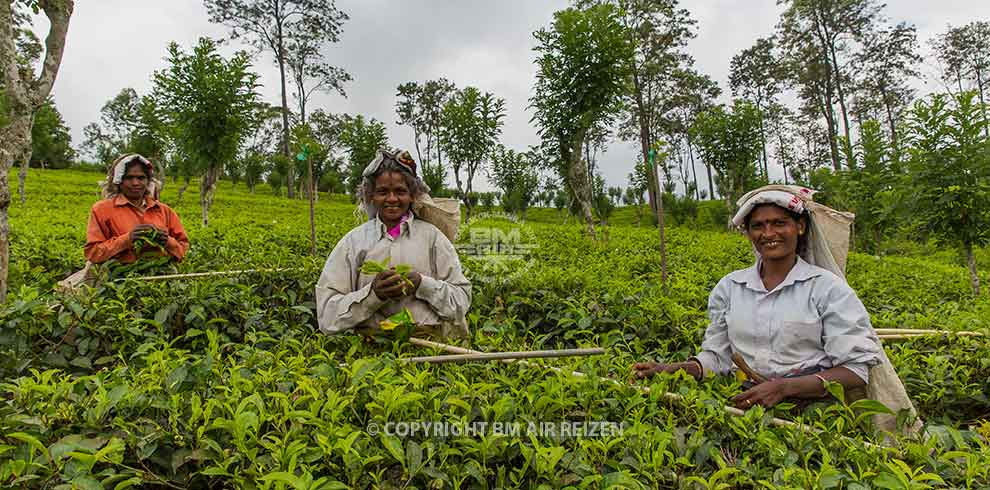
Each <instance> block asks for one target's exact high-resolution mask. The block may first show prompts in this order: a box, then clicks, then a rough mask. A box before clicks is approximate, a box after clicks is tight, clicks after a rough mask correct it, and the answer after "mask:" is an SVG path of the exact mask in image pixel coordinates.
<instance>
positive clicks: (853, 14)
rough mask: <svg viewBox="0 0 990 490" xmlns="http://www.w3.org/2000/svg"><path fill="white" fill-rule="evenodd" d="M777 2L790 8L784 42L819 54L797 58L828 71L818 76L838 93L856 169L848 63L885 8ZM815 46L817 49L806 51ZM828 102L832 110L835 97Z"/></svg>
mask: <svg viewBox="0 0 990 490" xmlns="http://www.w3.org/2000/svg"><path fill="white" fill-rule="evenodd" d="M777 3H778V4H780V5H784V6H785V7H786V8H785V10H784V12H783V13H782V14H781V18H780V22H779V24H778V25H777V28H778V31H779V36H780V38H781V41H782V42H783V43H784V44H785V45H789V46H790V49H791V51H792V52H793V53H803V54H805V55H808V54H813V55H816V57H814V58H809V57H807V56H805V57H799V58H794V59H795V60H796V61H797V62H799V63H806V64H809V65H812V66H816V65H819V64H821V65H822V67H823V68H824V73H818V75H820V76H823V77H824V78H826V79H827V82H826V83H827V84H828V88H829V89H830V90H828V92H831V90H834V101H836V102H838V104H839V114H840V115H841V117H842V123H843V124H842V128H843V131H844V135H845V138H844V139H843V140H842V150H843V153H844V157H845V159H846V163H847V165H849V166H852V165H853V164H854V161H853V151H852V136H851V130H850V124H849V110H848V109H847V104H846V101H847V97H846V92H847V88H848V87H847V84H848V82H849V80H850V77H849V74H848V73H847V70H846V69H845V67H846V64H845V62H844V61H845V58H846V57H849V56H851V53H850V52H849V51H850V50H851V49H853V47H854V46H855V45H856V44H857V43H860V42H862V40H863V39H864V38H865V37H866V36H867V35H869V34H870V33H871V32H872V30H873V29H874V27H875V24H876V23H877V22H878V21H879V20H880V10H881V9H882V8H883V5H882V4H878V3H877V2H876V0H778V1H777ZM811 46H814V49H811V50H809V49H806V48H808V47H811ZM802 48H805V49H802ZM814 70H816V71H817V70H818V68H817V67H816V68H814ZM817 78H818V77H815V78H814V79H812V80H815V79H817ZM824 102H826V103H827V105H828V107H829V109H828V110H829V111H832V110H833V109H832V108H833V107H834V106H832V105H831V104H832V103H833V100H832V97H829V98H828V100H825V101H824Z"/></svg>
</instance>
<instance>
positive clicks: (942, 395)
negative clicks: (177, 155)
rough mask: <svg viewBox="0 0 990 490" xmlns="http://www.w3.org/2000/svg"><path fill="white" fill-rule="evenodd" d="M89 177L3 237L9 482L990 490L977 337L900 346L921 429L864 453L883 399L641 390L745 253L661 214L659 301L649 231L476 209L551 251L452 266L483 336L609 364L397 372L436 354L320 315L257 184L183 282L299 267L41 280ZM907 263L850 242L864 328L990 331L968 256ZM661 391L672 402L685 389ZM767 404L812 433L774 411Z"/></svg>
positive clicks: (702, 319) (288, 230) (727, 238)
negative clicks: (513, 217) (663, 279)
mask: <svg viewBox="0 0 990 490" xmlns="http://www.w3.org/2000/svg"><path fill="white" fill-rule="evenodd" d="M34 172H36V171H34V170H32V173H34ZM99 176H100V174H98V173H87V172H78V171H71V170H70V171H58V172H48V173H46V174H45V179H39V178H35V177H36V176H34V175H32V176H30V177H29V178H28V179H27V183H28V186H29V188H28V191H29V192H30V193H31V195H37V196H39V198H40V199H44V204H43V205H39V206H30V207H14V208H12V210H11V213H12V216H11V217H12V220H13V225H14V227H15V229H18V230H27V231H26V232H24V233H18V234H16V235H14V236H13V237H12V239H13V243H12V249H11V250H12V253H13V257H12V262H11V263H12V266H13V268H12V271H11V279H12V280H13V281H14V283H13V288H12V296H11V299H10V301H9V302H8V303H7V304H6V305H4V306H3V310H2V311H0V318H2V319H3V320H2V322H0V374H2V375H0V379H2V380H3V382H2V383H0V400H2V402H0V482H3V485H5V486H9V487H12V488H23V489H41V488H54V487H57V486H58V485H66V487H65V488H72V486H75V487H78V488H100V486H102V487H103V488H129V487H130V488H140V487H149V488H155V487H179V488H226V487H231V488H259V489H260V488H270V489H275V488H401V487H403V486H405V487H406V488H413V487H415V488H541V487H543V488H556V487H560V488H568V487H571V488H582V487H583V488H589V487H590V488H603V487H604V488H609V487H612V488H644V489H650V488H680V487H685V488H732V487H736V488H816V487H820V488H912V486H913V487H915V488H917V487H920V486H922V485H929V486H932V487H935V488H982V487H984V486H986V482H987V481H990V468H988V466H987V465H986V464H984V462H985V461H987V460H990V444H988V442H987V440H988V437H990V425H988V424H987V422H986V421H985V419H986V407H987V395H988V393H990V389H988V386H987V384H986V379H987V378H988V377H990V363H988V362H987V360H986V358H987V355H986V352H987V351H986V345H985V341H984V340H983V339H977V338H953V337H947V338H930V339H925V340H910V341H906V342H903V343H887V344H886V349H887V353H888V355H889V357H890V359H891V361H892V362H893V363H894V366H895V367H896V369H897V370H898V372H899V373H900V374H901V376H902V378H903V379H904V382H905V385H906V388H907V390H908V392H909V394H910V395H911V396H912V397H913V398H914V400H915V401H916V402H917V405H918V408H919V410H920V411H921V414H922V417H923V418H924V419H925V420H926V422H928V424H929V425H928V428H929V432H930V437H928V438H925V439H921V440H911V441H902V442H901V444H900V445H899V446H897V447H895V448H891V449H874V448H872V447H869V446H867V445H865V444H864V442H865V441H872V442H877V439H876V438H874V437H873V436H871V435H870V434H869V433H868V432H864V429H863V428H862V425H863V424H862V422H863V420H864V419H865V418H867V417H868V415H869V414H870V413H872V412H874V411H877V410H879V409H880V408H879V407H876V406H872V405H869V404H864V403H859V402H858V404H850V405H844V404H835V405H830V406H828V407H824V408H818V409H815V410H811V411H808V412H805V413H800V414H793V413H787V412H786V411H784V410H777V411H762V410H759V409H754V410H751V411H749V412H747V413H746V414H745V415H744V416H743V417H738V418H737V417H730V416H728V415H725V414H724V413H722V411H721V410H720V409H719V407H720V406H721V405H724V404H725V403H726V402H727V398H728V397H729V396H732V395H733V394H735V393H737V392H738V391H739V389H740V386H739V384H738V382H737V381H736V380H734V379H733V378H724V379H721V378H720V379H713V380H709V381H706V382H704V383H698V382H695V381H693V380H688V379H680V380H675V379H674V378H673V377H667V376H661V377H658V378H656V379H654V380H652V381H651V382H650V387H651V389H652V390H651V393H649V394H643V393H641V392H639V391H637V390H635V389H634V388H632V387H630V385H629V383H628V382H627V377H628V372H629V365H630V364H631V363H632V362H634V361H639V360H643V359H648V358H658V359H665V360H680V359H684V358H685V357H687V356H688V355H689V354H691V353H693V352H694V351H695V350H696V349H697V347H698V344H699V343H700V341H701V338H702V336H703V331H704V328H705V326H706V324H707V318H706V315H705V308H706V305H707V296H708V293H709V292H710V290H711V288H712V287H713V286H714V285H715V284H716V283H717V281H718V280H719V279H720V278H721V277H722V276H724V275H725V274H726V273H728V272H729V271H732V270H735V269H738V268H741V267H746V266H748V265H750V264H751V262H752V260H753V259H752V255H751V250H750V245H749V243H748V242H747V241H746V240H745V239H744V238H743V237H741V236H739V235H738V234H729V233H725V232H708V231H700V230H697V229H694V228H688V227H672V228H670V229H668V246H669V261H670V267H671V276H670V284H669V288H670V290H669V293H668V294H666V295H665V294H662V293H661V289H660V286H659V257H658V254H657V253H656V240H657V237H656V231H655V230H653V229H649V228H636V227H632V226H625V225H619V224H613V225H612V226H611V232H610V240H609V241H608V242H599V241H594V240H591V239H590V238H588V237H586V236H584V234H583V232H582V230H581V229H580V228H579V227H577V226H567V225H559V224H548V223H541V222H538V221H536V220H535V219H531V220H529V221H527V223H526V224H523V225H520V224H517V223H512V222H509V221H507V220H504V219H495V218H493V219H479V220H476V221H474V222H472V223H471V224H470V225H467V228H465V229H463V230H462V234H461V236H462V240H464V241H463V242H460V243H459V244H460V245H463V244H466V243H467V241H468V240H469V239H470V237H471V235H472V229H478V230H492V229H498V230H501V231H503V232H506V233H509V232H511V230H512V229H513V228H514V227H519V229H520V230H521V236H522V237H525V239H526V240H527V243H533V244H536V245H537V246H536V247H534V248H532V249H531V250H529V251H526V252H525V254H524V256H523V257H522V258H521V259H518V264H520V265H522V264H528V265H527V267H526V268H525V272H523V273H516V272H515V271H514V270H513V271H510V272H508V273H506V272H505V271H502V272H497V271H496V269H494V268H493V267H492V266H491V265H490V263H488V262H486V260H483V259H484V258H483V257H477V256H471V255H467V254H464V255H463V256H462V257H461V260H462V263H463V264H464V266H465V269H466V274H467V275H468V277H469V279H471V281H472V283H473V285H474V287H473V288H472V295H473V301H472V308H471V310H470V313H469V322H470V326H471V329H472V331H473V332H476V334H475V336H474V338H473V339H472V340H471V347H472V348H475V349H477V350H481V351H489V352H494V351H508V350H533V349H544V348H547V349H551V348H568V347H588V346H592V345H598V346H604V347H607V348H608V349H609V355H607V356H594V357H585V358H568V359H558V360H554V361H552V362H551V361H547V363H548V364H549V365H552V366H554V367H559V368H561V370H562V372H559V373H558V372H553V371H550V370H549V369H545V368H542V367H538V366H529V367H527V366H523V365H519V364H518V363H472V364H457V365H455V364H444V365H424V364H408V363H404V362H402V361H401V360H400V359H401V358H405V357H411V356H418V355H427V354H434V353H433V352H430V351H429V350H424V349H421V348H418V347H415V346H412V345H410V344H408V343H403V342H395V343H392V342H388V343H384V344H380V343H369V342H366V341H364V340H363V339H362V338H360V337H358V336H351V335H342V336H327V335H324V334H322V333H320V332H318V331H317V330H316V328H317V326H316V319H315V314H314V310H313V309H314V307H315V302H314V291H315V283H316V281H317V278H318V277H319V274H320V271H321V269H322V267H323V265H324V260H325V259H324V257H313V256H311V255H309V235H308V233H307V224H308V221H307V214H306V213H305V209H306V208H307V206H308V204H307V203H305V202H301V201H298V200H290V199H283V198H274V197H271V196H268V195H265V194H266V193H259V194H250V193H249V192H248V191H247V190H246V189H243V188H238V189H234V190H231V191H230V192H224V193H223V194H222V195H220V196H218V198H217V202H216V215H217V217H216V221H217V223H218V226H215V227H213V228H210V229H205V228H199V227H195V228H190V230H189V233H190V235H191V242H192V244H193V246H192V249H191V250H190V252H189V254H188V255H187V256H186V258H185V260H183V262H181V263H179V264H177V268H178V272H202V271H206V270H223V269H230V270H233V269H251V268H254V269H273V268H279V267H292V268H294V270H289V271H282V272H259V273H257V274H252V275H242V276H227V277H212V278H202V279H199V280H187V281H169V282H147V281H137V280H134V279H122V280H118V281H111V282H105V283H104V284H103V285H102V286H100V287H99V288H97V289H96V290H92V291H84V292H83V293H82V294H80V295H76V296H57V295H55V294H53V293H52V292H51V286H52V285H53V284H54V282H55V281H56V280H59V279H61V278H62V277H64V276H65V275H67V274H68V273H70V272H71V271H73V270H74V269H77V268H79V267H80V266H81V265H82V264H83V262H84V259H83V256H82V244H83V243H84V242H85V227H84V226H83V225H82V223H83V222H82V221H80V220H81V219H83V217H85V216H86V213H87V211H88V207H89V205H90V202H88V201H87V200H85V199H79V196H80V195H92V196H93V197H94V198H95V195H94V193H93V187H94V186H93V182H94V181H96V180H98V178H99ZM42 186H44V188H45V189H46V190H47V191H48V192H46V193H41V192H40V190H41V189H42ZM175 187H177V186H169V187H166V189H165V191H164V194H163V199H164V201H165V202H167V203H169V204H170V205H171V204H173V203H174V204H175V205H174V207H175V209H176V210H177V212H178V213H179V214H180V216H183V217H185V216H187V215H190V214H194V213H196V212H197V211H198V209H197V206H196V204H195V203H192V202H188V201H187V202H179V203H175V201H174V198H175V192H176V189H175ZM317 205H318V209H317V213H318V216H320V217H321V219H320V220H318V221H317V240H318V245H319V249H320V251H321V252H322V253H323V254H324V255H326V254H328V253H329V252H330V250H332V248H333V246H334V245H335V244H336V243H337V242H338V241H339V240H340V239H341V238H342V237H343V236H344V234H345V233H347V232H348V231H349V230H350V229H351V228H352V227H353V226H354V224H355V222H354V218H353V215H352V211H353V206H352V205H351V203H350V202H348V201H347V200H346V199H344V198H338V197H331V198H327V199H323V198H322V197H321V199H320V201H319V203H318V204H317ZM711 205H715V206H717V207H718V208H721V209H723V210H724V206H722V205H721V203H717V202H715V203H702V204H701V205H700V211H699V216H700V215H701V214H703V212H704V210H705V209H707V208H708V207H712V206H711ZM562 207H563V206H562ZM536 211H542V210H539V209H531V212H532V213H535V212H536ZM622 211H623V209H618V210H616V214H615V215H614V216H616V217H617V216H618V214H619V213H620V212H622ZM699 220H700V218H699ZM722 223H723V224H724V220H723V221H722ZM28 224H31V225H32V226H28ZM475 227H477V228H475ZM576 250H578V251H580V252H581V253H575V251H576ZM980 252H981V253H980V254H979V257H980V260H984V261H990V255H987V254H986V251H985V250H981V251H980ZM916 254H917V255H918V257H914V258H911V257H883V258H880V257H874V256H869V255H862V254H857V253H854V254H852V255H851V256H850V263H849V267H848V274H847V278H848V280H849V282H850V284H851V285H852V287H853V288H855V289H856V290H857V291H858V292H859V295H860V297H861V299H862V300H863V302H864V304H865V305H866V306H867V308H868V310H869V311H870V312H871V314H872V317H873V323H874V324H875V325H876V326H878V327H895V326H916V327H923V328H924V327H929V328H930V327H938V328H947V329H950V330H958V329H984V331H985V324H986V321H987V318H990V302H988V300H987V299H986V298H985V297H978V298H974V297H972V296H971V295H970V294H969V292H968V286H967V283H966V281H965V271H964V270H963V269H962V268H961V267H959V266H958V265H955V264H951V263H942V262H941V261H936V260H933V259H930V258H929V257H928V255H930V254H929V253H928V252H927V251H925V250H918V251H916ZM366 264H368V263H367V262H366ZM368 265H369V267H370V264H368ZM378 266H379V267H378V268H382V267H386V266H387V264H378ZM397 269H398V268H397ZM499 274H500V275H499ZM494 279H498V280H494ZM919 298H924V300H923V301H920V300H919ZM396 319H397V320H402V318H396ZM988 333H990V332H988ZM572 370H578V371H582V372H587V373H590V374H594V376H586V377H576V376H570V375H568V374H567V373H568V372H569V371H572ZM598 376H604V377H611V378H614V379H615V380H616V381H617V382H616V383H612V382H603V381H600V380H599V378H598ZM665 391H674V392H677V393H678V394H680V395H681V396H682V397H684V401H683V402H682V403H671V402H670V401H669V400H667V399H666V398H664V397H663V396H662V394H661V393H663V392H665ZM771 415H773V416H778V417H794V418H795V419H796V420H799V421H800V422H802V423H803V424H806V425H808V426H811V427H815V428H818V429H821V430H822V431H823V433H822V434H820V435H817V436H810V435H807V434H805V433H803V432H799V431H796V430H794V429H790V428H781V427H774V426H771V425H770V424H769V423H768V417H769V416H771ZM399 421H422V422H432V421H439V422H448V423H458V424H469V423H474V422H479V423H480V422H486V423H489V424H492V423H494V422H505V423H508V422H518V423H521V424H522V425H523V427H524V430H525V426H526V425H527V424H528V423H529V422H534V423H539V422H541V421H546V422H560V421H571V422H592V421H606V422H615V423H617V424H622V431H621V433H616V434H612V435H606V436H603V437H583V438H567V437H550V436H545V435H539V434H524V433H522V434H518V435H495V434H491V433H485V434H481V435H463V434H462V435H460V436H449V437H417V436H408V437H399V436H395V435H389V434H385V433H384V427H385V424H387V423H389V422H399ZM371 424H377V425H375V426H372V425H371ZM372 427H375V428H378V429H380V431H379V432H375V430H374V429H373V428H372ZM489 427H490V425H489ZM845 437H848V438H849V439H846V438H845Z"/></svg>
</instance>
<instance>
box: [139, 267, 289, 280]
mask: <svg viewBox="0 0 990 490" xmlns="http://www.w3.org/2000/svg"><path fill="white" fill-rule="evenodd" d="M298 270H301V269H298V268H283V269H244V270H239V271H213V272H192V273H189V274H168V275H164V276H145V277H140V276H139V277H128V278H126V279H131V280H135V281H164V280H167V279H189V278H196V277H213V276H234V275H237V274H251V273H258V272H286V271H298Z"/></svg>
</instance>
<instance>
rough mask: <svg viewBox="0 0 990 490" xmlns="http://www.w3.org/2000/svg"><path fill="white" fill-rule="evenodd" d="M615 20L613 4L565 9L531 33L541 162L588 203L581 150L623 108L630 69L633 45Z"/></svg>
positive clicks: (617, 16)
mask: <svg viewBox="0 0 990 490" xmlns="http://www.w3.org/2000/svg"><path fill="white" fill-rule="evenodd" d="M620 18H621V11H620V10H619V8H617V7H616V6H614V5H612V4H595V5H592V6H589V7H587V8H584V9H578V8H568V9H566V10H561V11H558V12H556V13H554V21H553V25H552V27H551V28H550V29H540V30H539V31H536V32H535V33H534V34H533V36H534V37H536V41H537V46H536V48H534V49H535V51H536V52H537V53H538V58H537V60H536V65H537V75H536V86H535V87H534V94H533V96H532V97H531V98H530V106H531V107H532V108H534V109H535V114H534V117H533V120H534V121H535V122H536V123H537V125H538V127H539V132H540V136H541V137H542V139H543V144H544V146H546V147H547V153H550V154H552V156H553V158H550V159H546V160H544V161H545V162H546V164H547V165H548V166H549V167H550V168H552V169H553V170H555V171H556V172H557V173H558V175H559V176H560V177H561V179H562V181H564V182H565V183H566V185H567V187H568V190H569V191H570V194H571V195H572V196H574V197H575V198H576V199H577V200H578V201H579V204H582V205H584V206H587V207H590V206H591V205H592V200H593V196H592V191H591V189H590V188H589V187H590V185H589V184H591V183H592V178H593V177H592V176H588V175H586V173H587V172H585V171H584V170H583V169H584V166H585V165H586V163H585V162H583V160H582V157H583V155H582V151H581V149H582V147H583V145H585V144H587V143H588V140H589V139H590V138H591V135H592V134H594V133H596V132H602V130H603V129H604V128H607V127H608V126H609V125H610V124H611V123H612V121H613V119H614V118H615V116H616V115H617V114H618V113H619V111H620V110H621V109H622V98H623V96H624V94H626V93H627V89H628V83H629V76H630V75H631V70H632V61H633V55H634V52H635V47H634V45H633V43H632V42H631V40H630V37H629V35H628V34H629V32H627V31H626V29H625V27H623V25H622V24H621V22H620ZM586 209H587V208H586ZM589 219H590V217H589ZM588 225H589V226H591V223H588Z"/></svg>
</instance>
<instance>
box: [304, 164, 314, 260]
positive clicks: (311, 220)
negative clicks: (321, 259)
mask: <svg viewBox="0 0 990 490" xmlns="http://www.w3.org/2000/svg"><path fill="white" fill-rule="evenodd" d="M306 163H307V164H308V165H307V167H308V172H309V179H307V180H308V182H309V185H308V186H307V187H308V189H307V191H308V192H307V194H309V253H311V254H313V255H316V183H315V182H313V160H312V159H310V158H307V159H306Z"/></svg>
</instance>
